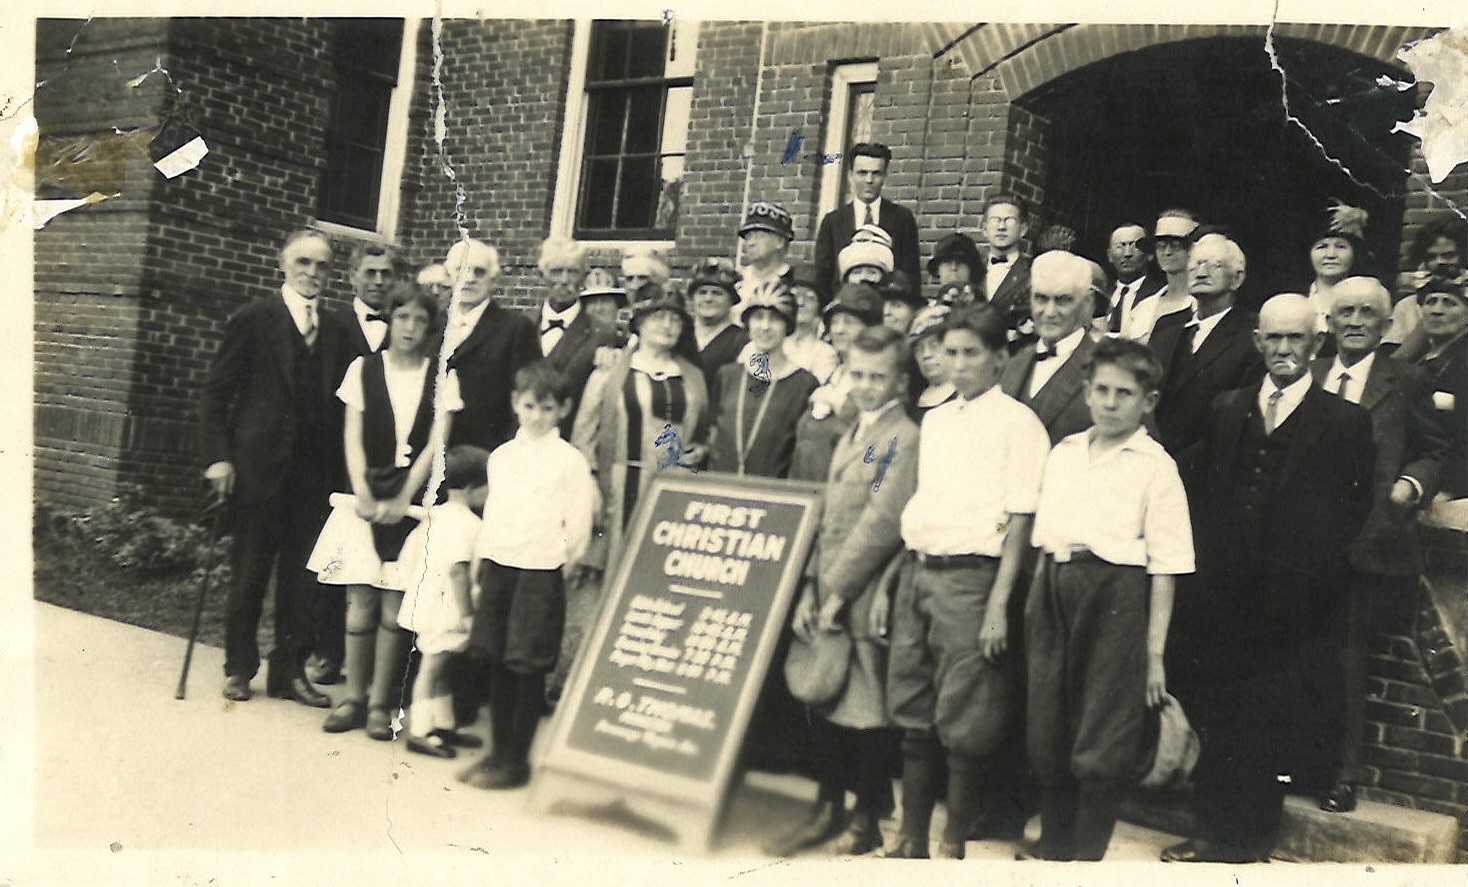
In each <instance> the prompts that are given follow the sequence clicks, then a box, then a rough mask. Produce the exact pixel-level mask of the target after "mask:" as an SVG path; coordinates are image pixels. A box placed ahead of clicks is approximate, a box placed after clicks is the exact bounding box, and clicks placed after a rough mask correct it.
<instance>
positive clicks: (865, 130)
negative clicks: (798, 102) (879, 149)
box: [821, 62, 877, 214]
mask: <svg viewBox="0 0 1468 887" xmlns="http://www.w3.org/2000/svg"><path fill="white" fill-rule="evenodd" d="M876 100H877V63H876V62H858V63H854V64H849V65H838V66H836V69H835V70H834V71H833V72H832V73H831V115H830V117H828V118H827V119H826V133H825V141H824V143H823V145H822V153H824V154H825V156H827V157H839V158H841V159H840V161H839V162H834V163H828V164H826V165H825V168H824V170H823V172H822V174H821V213H822V214H825V213H828V212H830V211H831V210H833V209H835V208H836V207H838V206H840V205H841V204H843V203H845V202H846V201H848V200H850V199H851V194H850V193H848V190H847V189H848V187H849V186H848V185H847V182H846V175H845V171H846V156H845V152H846V151H847V150H849V149H850V148H851V146H852V145H855V144H857V143H859V142H870V141H871V140H872V113H873V110H874V109H875V108H876V104H877V101H876Z"/></svg>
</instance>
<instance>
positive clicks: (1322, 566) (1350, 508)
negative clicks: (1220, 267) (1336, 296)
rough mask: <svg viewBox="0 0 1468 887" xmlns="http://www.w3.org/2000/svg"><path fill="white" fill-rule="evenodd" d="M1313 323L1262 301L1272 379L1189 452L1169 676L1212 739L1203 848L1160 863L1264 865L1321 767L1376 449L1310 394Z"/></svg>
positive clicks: (1201, 801) (1227, 408)
mask: <svg viewBox="0 0 1468 887" xmlns="http://www.w3.org/2000/svg"><path fill="white" fill-rule="evenodd" d="M1206 239H1207V238H1205V240H1206ZM1204 257H1205V258H1207V259H1209V260H1210V261H1211V260H1213V256H1212V255H1211V254H1209V253H1205V254H1204ZM1201 301H1202V300H1201V299H1200V302H1201ZM1315 319H1316V313H1315V310H1314V309H1313V308H1312V307H1311V306H1310V302H1309V300H1308V299H1306V298H1305V297H1304V296H1301V295H1294V294H1289V295H1281V296H1275V297H1274V298H1272V299H1270V300H1269V301H1268V302H1266V303H1265V304H1264V307H1263V309H1262V310H1261V311H1260V312H1259V324H1258V329H1257V330H1256V331H1254V333H1253V339H1254V343H1255V347H1256V348H1257V349H1258V352H1259V354H1260V355H1261V356H1262V358H1263V360H1264V364H1265V366H1266V368H1267V371H1268V375H1267V376H1266V377H1265V379H1264V381H1263V382H1262V384H1254V385H1249V386H1247V387H1243V388H1239V389H1237V390H1234V391H1229V392H1226V393H1224V394H1222V395H1220V396H1219V397H1218V399H1217V400H1216V401H1214V403H1213V406H1212V410H1211V412H1210V415H1209V422H1208V424H1207V425H1206V427H1205V429H1204V434H1203V436H1202V437H1201V439H1200V441H1199V447H1198V448H1197V449H1196V450H1195V451H1194V452H1193V453H1190V457H1191V458H1190V461H1191V463H1192V465H1193V467H1194V482H1193V485H1192V487H1191V488H1190V490H1189V494H1190V495H1189V504H1190V510H1191V511H1192V514H1193V521H1194V539H1195V540H1196V542H1197V554H1198V561H1197V563H1198V583H1197V584H1196V586H1195V588H1194V589H1191V590H1188V591H1185V592H1183V593H1180V594H1179V595H1178V596H1177V608H1176V611H1175V614H1174V620H1173V634H1174V637H1173V639H1172V640H1170V642H1169V648H1168V651H1167V652H1168V655H1169V662H1168V665H1167V674H1169V675H1171V676H1172V678H1173V680H1172V681H1171V682H1170V683H1171V684H1172V686H1173V687H1174V688H1175V689H1174V692H1175V694H1176V695H1177V697H1178V699H1179V701H1181V702H1182V704H1183V708H1184V710H1185V711H1187V713H1188V716H1189V718H1190V719H1191V720H1192V722H1193V725H1194V726H1195V727H1196V728H1197V730H1198V733H1199V738H1200V739H1201V742H1202V754H1201V756H1200V757H1199V759H1198V766H1197V769H1196V770H1195V771H1194V773H1193V782H1194V786H1195V792H1194V800H1195V805H1194V806H1195V809H1196V811H1197V813H1198V817H1199V820H1200V823H1199V824H1200V836H1199V837H1198V838H1196V839H1193V840H1189V841H1184V842H1182V843H1180V844H1177V845H1174V846H1172V847H1169V848H1167V849H1166V850H1164V851H1163V853H1162V859H1163V860H1164V861H1169V862H1226V863H1241V862H1256V861H1261V860H1265V859H1268V858H1269V854H1270V852H1271V850H1272V848H1273V846H1274V842H1275V838H1276V835H1277V832H1278V828H1279V823H1280V819H1281V816H1282V814H1283V809H1284V795H1285V792H1286V790H1287V788H1290V787H1291V786H1293V787H1294V788H1296V789H1298V788H1299V787H1300V783H1301V782H1302V781H1303V779H1302V777H1304V776H1306V775H1308V770H1309V766H1308V765H1309V764H1310V762H1311V757H1312V755H1318V751H1319V750H1318V748H1315V747H1312V746H1313V745H1314V743H1312V742H1311V740H1312V739H1313V738H1315V737H1317V736H1318V735H1319V733H1318V725H1319V724H1321V723H1322V721H1323V720H1324V719H1325V717H1326V714H1327V712H1326V710H1325V709H1326V706H1325V705H1324V704H1323V702H1322V698H1323V696H1324V695H1325V694H1327V693H1328V692H1329V686H1328V685H1329V684H1330V683H1331V682H1332V680H1338V676H1337V677H1334V678H1333V677H1332V675H1331V673H1332V671H1333V670H1334V671H1338V669H1339V667H1340V664H1339V661H1338V660H1337V659H1336V658H1335V654H1336V653H1337V652H1338V648H1337V646H1336V645H1334V644H1333V643H1332V642H1331V636H1332V631H1331V626H1332V625H1333V624H1335V623H1336V621H1337V620H1339V619H1340V618H1341V613H1342V607H1343V604H1344V602H1345V597H1346V595H1345V589H1347V588H1349V587H1350V579H1351V567H1350V561H1349V554H1348V552H1349V549H1350V546H1351V542H1352V540H1354V539H1355V538H1356V536H1357V534H1358V532H1359V531H1360V529H1361V526H1362V523H1363V522H1364V520H1365V518H1366V514H1367V512H1368V510H1369V509H1370V506H1371V487H1372V472H1373V462H1374V447H1373V445H1372V442H1371V417H1370V416H1369V415H1368V414H1367V412H1366V411H1365V410H1363V409H1362V408H1361V407H1359V406H1357V405H1355V404H1352V403H1350V402H1348V401H1346V400H1343V399H1341V398H1339V397H1336V396H1333V395H1331V394H1328V393H1326V392H1325V391H1323V390H1321V388H1320V387H1319V386H1317V385H1315V384H1314V382H1313V379H1312V377H1311V375H1310V359H1311V358H1312V357H1313V356H1314V355H1315V353H1316V352H1317V350H1318V349H1319V347H1320V341H1321V339H1322V337H1323V334H1321V333H1317V332H1316V328H1315Z"/></svg>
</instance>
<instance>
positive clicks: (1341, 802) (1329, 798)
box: [1320, 779, 1356, 813]
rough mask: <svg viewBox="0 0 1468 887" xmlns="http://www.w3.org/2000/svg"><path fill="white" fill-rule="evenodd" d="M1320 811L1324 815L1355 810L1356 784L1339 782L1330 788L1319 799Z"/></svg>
mask: <svg viewBox="0 0 1468 887" xmlns="http://www.w3.org/2000/svg"><path fill="white" fill-rule="evenodd" d="M1320 809H1321V810H1324V811H1325V812H1326V813H1350V812H1351V811H1352V810H1355V809H1356V783H1354V782H1347V781H1346V780H1344V779H1343V780H1341V781H1339V782H1337V783H1336V784H1335V785H1333V786H1331V787H1330V791H1328V792H1326V793H1325V796H1324V797H1322V798H1321V799H1320Z"/></svg>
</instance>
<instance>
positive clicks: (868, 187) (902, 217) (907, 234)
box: [816, 142, 922, 293]
mask: <svg viewBox="0 0 1468 887" xmlns="http://www.w3.org/2000/svg"><path fill="white" fill-rule="evenodd" d="M844 162H845V163H846V184H847V187H848V189H849V190H850V192H851V202H850V203H847V204H845V205H843V206H840V207H837V208H836V209H833V210H831V211H830V212H828V213H826V215H825V218H823V219H821V226H820V229H819V230H818V231H817V232H816V273H817V274H819V275H820V276H821V279H822V280H825V281H828V283H827V286H828V287H829V288H830V291H831V292H833V293H834V292H835V291H836V290H838V289H840V288H841V284H842V283H843V282H844V281H842V280H840V275H839V273H838V271H837V268H836V260H837V256H839V255H840V253H841V250H842V249H844V248H845V247H846V245H847V244H849V243H850V242H851V236H852V235H853V234H855V233H856V229H858V228H860V227H862V226H863V225H875V226H876V227H878V228H881V229H882V230H883V231H886V232H887V233H888V234H890V235H892V256H893V265H894V270H897V271H906V272H907V273H908V275H909V278H908V279H909V280H921V279H922V276H921V274H920V273H919V270H918V229H917V219H915V218H914V217H913V215H912V211H911V210H909V209H908V208H907V207H904V206H899V205H897V204H895V203H893V202H892V201H890V200H887V199H885V198H883V197H882V186H883V185H885V184H886V182H887V168H888V166H890V165H891V163H892V149H891V148H888V147H887V146H886V145H882V144H876V143H868V142H859V143H857V144H855V145H852V146H851V150H850V151H848V152H846V157H845V161H844Z"/></svg>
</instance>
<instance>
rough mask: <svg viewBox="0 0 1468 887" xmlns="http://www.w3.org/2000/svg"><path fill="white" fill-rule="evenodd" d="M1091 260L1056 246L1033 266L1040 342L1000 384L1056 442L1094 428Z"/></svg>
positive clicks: (1014, 361) (1011, 364)
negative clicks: (1089, 382) (1090, 403)
mask: <svg viewBox="0 0 1468 887" xmlns="http://www.w3.org/2000/svg"><path fill="white" fill-rule="evenodd" d="M1090 266H1091V263H1090V262H1088V261H1087V260H1085V259H1083V258H1081V257H1080V256H1077V255H1075V254H1073V253H1068V252H1063V251H1061V250H1051V251H1050V252H1047V253H1041V254H1040V255H1039V256H1038V257H1036V259H1035V261H1034V263H1033V264H1032V266H1031V268H1030V285H1029V289H1030V314H1031V315H1032V316H1033V318H1034V323H1035V332H1036V333H1037V334H1038V335H1039V337H1040V340H1039V341H1038V342H1035V343H1034V344H1033V345H1026V346H1024V347H1023V348H1021V349H1020V350H1019V351H1017V352H1015V354H1013V355H1012V356H1011V357H1010V358H1009V361H1008V362H1007V363H1006V364H1005V367H1004V374H1003V375H1002V376H1000V378H999V385H1000V387H1001V388H1002V389H1003V390H1004V393H1005V394H1007V395H1009V396H1010V397H1012V398H1014V399H1015V400H1017V401H1019V402H1020V403H1022V404H1024V405H1025V406H1027V407H1029V408H1030V409H1032V410H1034V411H1035V415H1036V416H1038V417H1039V418H1040V422H1041V423H1043V424H1044V426H1045V431H1046V432H1048V433H1049V435H1050V443H1051V444H1052V445H1054V444H1056V443H1059V442H1060V440H1061V439H1062V438H1065V437H1069V436H1070V435H1072V434H1075V433H1076V432H1077V431H1084V430H1086V429H1087V428H1090V427H1091V411H1090V410H1089V409H1088V408H1087V407H1086V401H1085V397H1084V392H1085V387H1086V371H1085V366H1086V361H1088V360H1090V359H1091V352H1093V351H1095V350H1096V341H1095V340H1094V339H1092V338H1091V336H1090V335H1089V332H1090V325H1089V323H1088V321H1089V320H1090V319H1091V309H1092V308H1093V307H1094V300H1093V299H1092V297H1091V267H1090Z"/></svg>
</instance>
